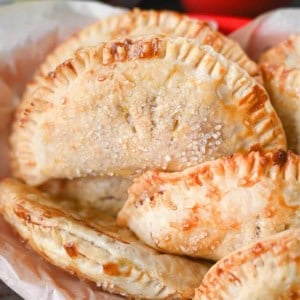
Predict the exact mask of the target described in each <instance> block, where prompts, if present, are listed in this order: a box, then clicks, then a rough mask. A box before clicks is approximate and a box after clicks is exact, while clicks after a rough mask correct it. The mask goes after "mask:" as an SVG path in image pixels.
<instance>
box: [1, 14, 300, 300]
mask: <svg viewBox="0 0 300 300" xmlns="http://www.w3.org/2000/svg"><path fill="white" fill-rule="evenodd" d="M297 44H300V38H299V37H292V38H290V39H289V40H288V41H287V42H285V43H283V44H281V45H279V46H278V47H276V48H274V49H271V50H268V51H267V52H266V53H265V54H263V55H262V57H261V60H260V65H261V70H262V72H261V71H260V67H259V66H258V65H257V64H256V63H255V62H253V61H251V60H250V59H249V58H248V57H247V55H246V54H245V53H244V52H243V50H242V49H241V47H240V46H239V45H238V44H237V43H236V42H234V41H232V40H230V39H228V38H226V37H225V36H223V35H222V34H220V33H219V32H217V31H216V30H215V29H213V28H212V27H211V26H210V25H209V24H208V23H206V22H203V21H200V20H192V19H189V18H188V17H186V16H184V15H180V14H176V13H173V12H167V11H163V12H157V11H140V10H133V11H130V12H126V13H124V14H119V15H115V16H111V17H108V18H106V19H103V20H101V21H99V22H98V23H96V24H94V25H92V26H90V27H88V28H85V29H84V30H82V31H81V32H80V33H78V34H77V35H76V36H75V37H72V38H71V39H69V40H67V41H66V42H65V43H64V44H62V45H60V46H59V47H58V48H57V49H56V50H55V51H54V52H53V53H51V54H50V55H49V56H48V57H47V58H46V60H45V62H44V63H43V64H42V65H41V66H40V68H39V69H38V70H37V72H36V74H35V76H34V78H33V80H32V82H31V83H30V84H28V86H27V89H26V91H25V93H24V96H23V99H22V102H21V103H20V105H19V107H18V108H17V111H16V114H15V120H14V124H13V129H12V134H11V168H12V171H13V175H14V177H15V179H6V180H4V181H3V182H2V183H1V184H0V211H1V213H2V215H3V216H4V218H5V219H6V221H7V222H9V223H10V224H11V225H12V226H13V227H14V228H15V229H16V231H17V232H18V234H19V235H20V236H21V237H22V238H23V239H25V240H26V241H27V242H28V244H29V245H30V246H31V247H32V248H33V249H34V250H35V251H36V252H38V253H39V254H40V255H42V256H43V257H45V258H46V259H47V260H48V261H49V262H51V263H53V264H54V265H56V266H58V267H61V268H63V269H65V270H68V271H70V272H72V273H75V274H77V275H78V276H79V277H82V278H86V279H89V280H91V281H93V282H95V283H96V284H97V285H98V286H100V287H101V288H102V289H103V290H105V291H108V292H111V293H117V294H120V295H124V296H127V297H131V298H142V299H192V298H194V299H211V300H216V299H228V300H229V299H230V300H232V299H243V300H246V299H247V300H248V299H249V300H251V299H300V159H299V156H298V155H297V153H298V154H299V153H300V90H299V84H300V67H299V68H298V63H299V61H300V52H299V49H300V47H299V46H297ZM261 74H262V75H263V76H261ZM263 82H264V84H265V87H266V89H267V91H268V93H269V94H268V93H267V91H266V90H265V88H264V87H263V84H262V83H263ZM269 96H270V97H271V100H270V98H269ZM273 105H274V107H275V109H276V110H275V109H274V108H273ZM277 113H278V115H277ZM278 116H279V117H281V120H280V119H279V117H278ZM281 121H282V123H281ZM282 124H283V125H282ZM286 135H287V141H288V143H287V142H286ZM288 149H291V150H293V151H294V153H293V152H292V151H287V150H288ZM19 180H20V181H19ZM214 263H215V264H214ZM213 264H214V265H213ZM212 265H213V266H212Z"/></svg>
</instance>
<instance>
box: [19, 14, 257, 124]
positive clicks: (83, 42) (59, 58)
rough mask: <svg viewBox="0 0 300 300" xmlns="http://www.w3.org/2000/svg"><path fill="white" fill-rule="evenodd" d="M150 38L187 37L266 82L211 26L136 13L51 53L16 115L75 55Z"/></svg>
mask: <svg viewBox="0 0 300 300" xmlns="http://www.w3.org/2000/svg"><path fill="white" fill-rule="evenodd" d="M146 34H164V35H169V36H183V37H187V38H192V39H195V40H196V41H197V42H198V43H199V44H200V45H201V44H203V45H210V46H212V47H213V48H214V49H215V50H216V51H217V52H219V53H221V54H222V55H224V56H225V57H226V58H228V59H230V60H232V61H234V62H236V63H238V64H239V65H240V66H241V67H242V68H243V69H245V70H246V71H247V72H248V73H249V74H250V75H251V76H253V77H255V78H256V79H257V80H258V81H259V82H262V79H261V74H260V70H259V68H258V66H257V65H256V63H254V62H253V61H252V60H250V59H249V58H248V56H247V55H246V53H245V52H244V51H243V49H242V48H241V47H240V45H239V44H238V43H237V42H235V41H234V40H231V39H229V38H227V37H225V36H223V35H222V34H221V33H219V32H218V31H216V30H214V29H213V28H211V26H210V25H209V24H208V23H207V22H204V21H201V20H195V19H191V18H189V17H187V16H185V15H182V14H179V13H175V12H172V11H154V10H148V11H147V10H145V11H141V10H139V9H134V10H132V11H130V12H126V13H124V14H121V15H114V16H110V17H107V18H105V19H103V20H101V21H99V22H97V23H95V24H92V25H91V26H88V27H86V28H84V29H83V30H82V31H80V32H79V33H78V34H77V35H75V36H74V37H72V38H70V39H68V40H67V41H66V42H64V43H63V44H61V45H60V46H58V47H57V48H56V49H55V50H54V51H53V52H52V53H50V54H49V55H48V57H47V58H46V60H45V62H44V63H43V64H42V65H41V66H40V68H39V69H38V70H37V72H36V74H35V76H34V78H33V80H32V82H31V83H29V84H28V85H27V88H26V91H25V93H24V96H23V99H22V101H21V105H20V108H19V109H18V110H17V113H16V118H17V120H20V119H22V118H23V113H22V109H21V108H22V107H23V105H25V104H26V103H27V102H28V101H29V102H30V101H31V95H32V93H33V92H34V91H35V90H36V89H37V88H38V87H39V86H40V84H41V81H43V78H44V77H45V76H47V75H48V73H49V72H52V71H53V70H55V68H56V67H57V66H58V65H59V64H61V63H63V62H64V61H65V60H67V59H69V58H70V57H72V56H73V54H74V52H75V51H77V50H79V49H81V48H84V47H89V46H96V45H98V44H99V43H100V42H108V41H110V40H112V39H116V38H122V37H126V36H127V37H128V36H139V35H146Z"/></svg>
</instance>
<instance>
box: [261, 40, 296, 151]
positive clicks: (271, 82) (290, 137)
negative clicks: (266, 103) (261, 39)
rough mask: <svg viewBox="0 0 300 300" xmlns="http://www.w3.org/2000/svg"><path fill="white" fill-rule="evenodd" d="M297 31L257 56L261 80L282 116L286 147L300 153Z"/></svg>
mask: <svg viewBox="0 0 300 300" xmlns="http://www.w3.org/2000/svg"><path fill="white" fill-rule="evenodd" d="M299 62H300V35H298V36H292V37H290V38H289V39H288V40H286V41H284V42H283V43H281V44H279V45H278V46H276V47H274V48H272V49H270V50H268V51H267V52H266V53H264V54H263V55H262V56H261V58H260V66H261V70H262V74H263V78H264V83H265V87H266V89H267V91H268V92H269V95H270V98H271V101H272V104H273V106H274V108H275V110H276V111H277V113H278V115H279V117H280V118H281V120H282V124H283V126H284V129H285V132H286V135H287V142H288V147H289V149H291V150H293V151H294V152H296V153H297V154H300V88H299V86H300V65H299Z"/></svg>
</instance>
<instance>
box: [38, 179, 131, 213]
mask: <svg viewBox="0 0 300 300" xmlns="http://www.w3.org/2000/svg"><path fill="white" fill-rule="evenodd" d="M131 184H132V180H130V179H127V178H122V177H110V176H107V177H85V178H78V179H73V180H50V181H48V182H46V183H45V184H44V185H42V186H40V187H39V189H41V190H42V191H45V192H47V193H49V194H51V195H54V196H56V197H60V198H68V199H75V200H77V201H78V202H80V203H81V205H82V206H83V207H86V206H89V207H91V208H94V209H97V210H99V211H102V212H105V213H107V214H109V215H112V216H115V215H116V214H117V213H118V211H119V210H120V209H121V208H122V206H123V204H124V202H125V201H126V199H127V197H128V193H127V190H128V188H129V187H130V185H131Z"/></svg>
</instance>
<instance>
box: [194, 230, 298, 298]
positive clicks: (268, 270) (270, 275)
mask: <svg viewBox="0 0 300 300" xmlns="http://www.w3.org/2000/svg"><path fill="white" fill-rule="evenodd" d="M194 299H195V300H232V299H238V300H249V299H251V300H262V299H264V300H265V299H268V300H278V299H280V300H292V299H300V230H299V229H297V230H288V231H284V232H282V233H279V234H277V235H274V236H272V237H270V238H268V239H265V240H261V241H259V242H257V243H255V244H253V245H251V246H250V247H248V248H245V249H242V250H239V251H237V252H235V253H233V254H231V255H229V256H227V257H226V258H224V259H222V260H221V261H219V262H218V263H216V264H215V265H214V266H213V267H212V268H211V269H210V270H209V272H208V273H207V274H206V276H205V278H204V280H203V282H202V284H201V285H200V287H199V288H198V289H197V290H196V295H195V298H194Z"/></svg>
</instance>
